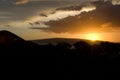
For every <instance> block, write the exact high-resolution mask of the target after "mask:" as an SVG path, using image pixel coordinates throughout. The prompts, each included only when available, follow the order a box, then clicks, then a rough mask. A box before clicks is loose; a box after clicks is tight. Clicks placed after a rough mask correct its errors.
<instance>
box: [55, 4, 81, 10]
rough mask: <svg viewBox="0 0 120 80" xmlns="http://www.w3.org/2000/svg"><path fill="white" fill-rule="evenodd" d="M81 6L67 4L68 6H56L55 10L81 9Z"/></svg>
mask: <svg viewBox="0 0 120 80" xmlns="http://www.w3.org/2000/svg"><path fill="white" fill-rule="evenodd" d="M82 7H83V6H82V5H81V6H69V7H62V8H57V9H56V10H81V9H82Z"/></svg>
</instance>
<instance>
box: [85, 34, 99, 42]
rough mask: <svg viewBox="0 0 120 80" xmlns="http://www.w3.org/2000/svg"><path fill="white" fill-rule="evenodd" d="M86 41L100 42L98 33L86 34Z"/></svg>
mask: <svg viewBox="0 0 120 80" xmlns="http://www.w3.org/2000/svg"><path fill="white" fill-rule="evenodd" d="M86 39H88V40H92V41H96V40H100V36H99V34H98V33H88V34H86Z"/></svg>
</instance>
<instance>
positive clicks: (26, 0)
mask: <svg viewBox="0 0 120 80" xmlns="http://www.w3.org/2000/svg"><path fill="white" fill-rule="evenodd" d="M29 1H30V0H20V1H17V2H15V4H16V5H21V4H26V3H28V2H29Z"/></svg>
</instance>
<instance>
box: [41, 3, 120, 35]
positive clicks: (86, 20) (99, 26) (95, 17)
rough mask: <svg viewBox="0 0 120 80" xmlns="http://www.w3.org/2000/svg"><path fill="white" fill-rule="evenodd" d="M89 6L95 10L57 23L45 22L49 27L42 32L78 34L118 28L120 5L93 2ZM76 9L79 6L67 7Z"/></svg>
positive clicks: (119, 24) (119, 25)
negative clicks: (94, 7)
mask: <svg viewBox="0 0 120 80" xmlns="http://www.w3.org/2000/svg"><path fill="white" fill-rule="evenodd" d="M90 4H91V5H94V6H96V10H93V11H89V12H82V14H79V15H76V16H69V17H66V18H64V19H61V20H58V21H50V22H46V23H45V24H46V25H49V26H50V27H49V28H45V29H43V30H47V31H52V32H55V33H61V32H70V33H80V32H82V31H86V30H95V31H96V30H98V31H100V30H101V31H102V30H103V31H114V29H115V28H116V27H120V22H119V21H120V18H119V15H120V5H113V4H112V3H111V2H110V1H106V2H104V1H95V2H91V3H90ZM77 8H78V10H79V9H80V6H77V7H74V8H73V7H69V8H68V10H73V9H75V10H77ZM63 9H64V10H67V8H62V10H63Z"/></svg>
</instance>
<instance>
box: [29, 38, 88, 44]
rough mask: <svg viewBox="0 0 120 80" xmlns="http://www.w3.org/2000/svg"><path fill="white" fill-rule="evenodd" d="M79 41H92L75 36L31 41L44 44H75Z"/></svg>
mask: <svg viewBox="0 0 120 80" xmlns="http://www.w3.org/2000/svg"><path fill="white" fill-rule="evenodd" d="M79 41H85V42H90V40H84V39H74V38H50V39H40V40H32V41H31V42H34V43H37V44H39V45H44V44H49V43H52V44H57V43H62V42H65V43H69V44H74V43H76V42H79Z"/></svg>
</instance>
